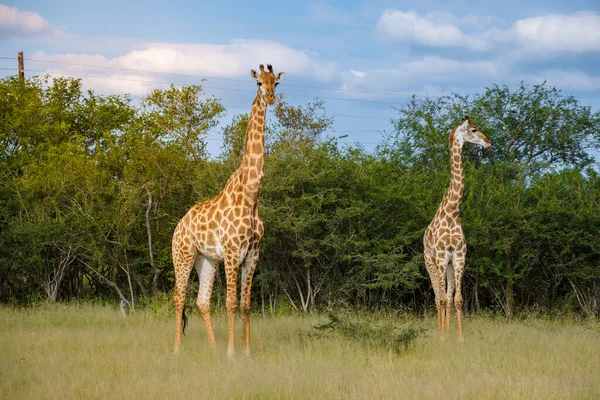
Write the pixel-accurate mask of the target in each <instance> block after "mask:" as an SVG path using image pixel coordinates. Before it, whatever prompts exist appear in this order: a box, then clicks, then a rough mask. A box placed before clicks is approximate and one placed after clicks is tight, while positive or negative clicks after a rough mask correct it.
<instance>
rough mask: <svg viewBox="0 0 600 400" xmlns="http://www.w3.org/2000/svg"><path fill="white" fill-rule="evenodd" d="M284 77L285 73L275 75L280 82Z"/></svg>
mask: <svg viewBox="0 0 600 400" xmlns="http://www.w3.org/2000/svg"><path fill="white" fill-rule="evenodd" d="M284 76H285V72H280V73H278V74H277V80H278V81H280V80H282V79H283V77H284Z"/></svg>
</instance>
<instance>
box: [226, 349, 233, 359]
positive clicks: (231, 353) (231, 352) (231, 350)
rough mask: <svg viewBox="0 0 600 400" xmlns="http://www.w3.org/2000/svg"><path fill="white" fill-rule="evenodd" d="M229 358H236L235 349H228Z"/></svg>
mask: <svg viewBox="0 0 600 400" xmlns="http://www.w3.org/2000/svg"><path fill="white" fill-rule="evenodd" d="M227 358H229V359H230V360H233V359H234V358H235V350H234V349H229V350H227Z"/></svg>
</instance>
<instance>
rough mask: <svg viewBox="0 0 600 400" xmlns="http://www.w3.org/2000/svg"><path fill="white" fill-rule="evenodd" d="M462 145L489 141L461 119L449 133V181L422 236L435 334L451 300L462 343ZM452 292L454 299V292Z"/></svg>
mask: <svg viewBox="0 0 600 400" xmlns="http://www.w3.org/2000/svg"><path fill="white" fill-rule="evenodd" d="M465 142H470V143H475V144H479V145H481V146H483V147H484V148H489V147H490V146H491V142H490V141H489V139H488V138H486V137H485V135H484V134H483V133H481V132H480V131H479V130H478V129H477V128H475V127H473V126H472V125H471V124H470V123H469V118H468V117H465V118H464V119H463V121H462V123H460V124H459V125H458V126H457V127H456V128H454V130H453V131H452V133H451V134H450V149H451V151H452V155H451V157H452V158H451V164H452V168H451V169H452V178H451V181H450V186H449V187H448V189H447V190H446V192H445V194H444V198H443V200H442V203H441V204H440V206H439V207H438V209H437V212H436V213H435V216H434V218H433V220H432V221H431V223H430V224H429V226H428V227H427V229H426V230H425V236H424V237H423V245H424V258H425V266H426V268H427V272H428V273H429V277H430V279H431V284H432V286H433V291H434V294H435V305H436V309H437V315H438V331H439V332H440V333H441V335H442V337H445V336H447V335H448V332H449V330H450V314H451V306H452V301H453V300H454V304H455V307H456V317H457V320H458V338H459V340H460V341H464V335H463V329H462V305H463V299H462V277H463V274H464V268H465V259H466V256H467V244H466V240H465V236H464V233H463V229H462V225H461V223H460V216H459V208H460V201H461V198H462V195H463V189H464V170H463V167H462V148H463V144H464V143H465ZM455 292H456V296H455V295H454V293H455Z"/></svg>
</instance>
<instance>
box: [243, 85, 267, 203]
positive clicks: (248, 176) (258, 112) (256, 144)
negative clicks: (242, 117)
mask: <svg viewBox="0 0 600 400" xmlns="http://www.w3.org/2000/svg"><path fill="white" fill-rule="evenodd" d="M266 111H267V105H266V103H265V102H264V101H262V100H261V98H260V96H259V95H258V94H257V95H256V98H255V99H254V102H252V112H251V113H250V120H249V121H248V129H247V131H246V145H245V148H244V159H243V161H242V165H241V166H240V168H239V169H238V174H240V175H239V177H240V178H241V181H240V182H241V183H242V186H241V187H238V190H241V191H243V192H244V197H245V198H246V199H248V200H249V201H250V202H251V203H253V202H255V201H256V199H257V198H258V195H259V193H260V188H261V185H262V178H263V167H264V158H265V114H266Z"/></svg>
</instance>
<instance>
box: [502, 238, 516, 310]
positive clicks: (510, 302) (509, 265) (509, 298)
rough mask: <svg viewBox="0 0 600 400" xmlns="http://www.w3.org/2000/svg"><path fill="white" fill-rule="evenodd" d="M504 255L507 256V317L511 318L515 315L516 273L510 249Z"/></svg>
mask: <svg viewBox="0 0 600 400" xmlns="http://www.w3.org/2000/svg"><path fill="white" fill-rule="evenodd" d="M504 255H505V256H506V288H505V292H506V317H507V318H511V317H512V315H513V307H514V300H515V293H514V287H513V273H514V271H513V266H512V260H511V252H510V247H508V248H506V249H505V250H504Z"/></svg>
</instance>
